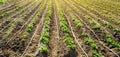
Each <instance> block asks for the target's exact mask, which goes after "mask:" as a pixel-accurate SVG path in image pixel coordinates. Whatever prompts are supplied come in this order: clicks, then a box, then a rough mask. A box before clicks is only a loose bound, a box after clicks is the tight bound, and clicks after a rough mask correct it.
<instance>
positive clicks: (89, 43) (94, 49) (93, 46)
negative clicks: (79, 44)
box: [82, 32, 102, 57]
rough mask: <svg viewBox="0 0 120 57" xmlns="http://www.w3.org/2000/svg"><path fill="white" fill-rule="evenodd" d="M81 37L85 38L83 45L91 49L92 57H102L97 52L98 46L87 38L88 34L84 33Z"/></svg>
mask: <svg viewBox="0 0 120 57" xmlns="http://www.w3.org/2000/svg"><path fill="white" fill-rule="evenodd" d="M82 36H83V37H84V38H85V39H84V42H85V44H87V45H89V46H90V47H91V48H92V54H93V57H102V55H100V54H99V52H98V46H97V44H96V43H95V42H94V40H92V39H91V38H89V36H88V34H87V33H85V32H83V33H82Z"/></svg>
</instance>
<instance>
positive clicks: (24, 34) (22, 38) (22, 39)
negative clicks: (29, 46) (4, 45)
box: [21, 32, 28, 42]
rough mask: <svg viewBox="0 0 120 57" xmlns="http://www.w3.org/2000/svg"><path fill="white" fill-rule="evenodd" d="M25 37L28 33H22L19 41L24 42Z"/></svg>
mask: <svg viewBox="0 0 120 57" xmlns="http://www.w3.org/2000/svg"><path fill="white" fill-rule="evenodd" d="M27 36H28V33H27V32H25V33H23V35H22V37H21V41H22V42H25V41H26V39H27Z"/></svg>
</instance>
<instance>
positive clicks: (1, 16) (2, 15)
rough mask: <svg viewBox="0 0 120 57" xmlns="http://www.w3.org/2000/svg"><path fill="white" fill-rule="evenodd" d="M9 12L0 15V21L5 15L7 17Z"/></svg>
mask: <svg viewBox="0 0 120 57" xmlns="http://www.w3.org/2000/svg"><path fill="white" fill-rule="evenodd" d="M8 13H9V12H4V13H2V14H0V19H1V18H3V17H4V16H5V15H8Z"/></svg>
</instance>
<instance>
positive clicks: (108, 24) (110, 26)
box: [105, 22, 120, 32]
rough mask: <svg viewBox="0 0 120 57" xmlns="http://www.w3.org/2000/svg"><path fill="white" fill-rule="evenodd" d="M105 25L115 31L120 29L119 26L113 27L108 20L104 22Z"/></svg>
mask: <svg viewBox="0 0 120 57" xmlns="http://www.w3.org/2000/svg"><path fill="white" fill-rule="evenodd" d="M105 25H106V26H107V27H108V28H110V29H112V30H113V31H115V32H120V29H119V28H116V27H114V26H113V25H112V24H111V23H109V22H105Z"/></svg>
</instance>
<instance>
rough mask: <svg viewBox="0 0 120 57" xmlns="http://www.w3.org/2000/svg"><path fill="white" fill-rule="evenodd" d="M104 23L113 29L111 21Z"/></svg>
mask: <svg viewBox="0 0 120 57" xmlns="http://www.w3.org/2000/svg"><path fill="white" fill-rule="evenodd" d="M105 25H106V26H107V27H108V28H110V29H113V26H112V24H111V23H109V22H105Z"/></svg>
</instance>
